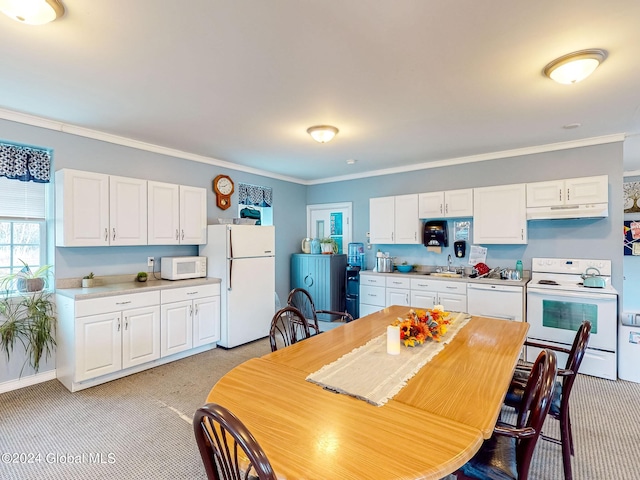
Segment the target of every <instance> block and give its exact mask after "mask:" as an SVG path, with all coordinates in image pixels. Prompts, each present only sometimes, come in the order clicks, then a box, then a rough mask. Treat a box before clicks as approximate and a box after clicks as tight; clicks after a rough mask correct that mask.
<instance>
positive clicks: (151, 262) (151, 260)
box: [147, 257, 153, 267]
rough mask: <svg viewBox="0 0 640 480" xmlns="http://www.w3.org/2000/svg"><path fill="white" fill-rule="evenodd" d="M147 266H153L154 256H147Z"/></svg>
mask: <svg viewBox="0 0 640 480" xmlns="http://www.w3.org/2000/svg"><path fill="white" fill-rule="evenodd" d="M147 267H153V257H147Z"/></svg>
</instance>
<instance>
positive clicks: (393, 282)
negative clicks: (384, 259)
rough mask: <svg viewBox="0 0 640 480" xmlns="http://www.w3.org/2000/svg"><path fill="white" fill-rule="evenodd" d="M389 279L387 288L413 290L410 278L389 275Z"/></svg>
mask: <svg viewBox="0 0 640 480" xmlns="http://www.w3.org/2000/svg"><path fill="white" fill-rule="evenodd" d="M386 278H387V283H386V286H387V288H407V289H409V288H411V279H410V278H408V277H400V276H394V275H389V276H388V277H386Z"/></svg>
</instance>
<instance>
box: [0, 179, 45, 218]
mask: <svg viewBox="0 0 640 480" xmlns="http://www.w3.org/2000/svg"><path fill="white" fill-rule="evenodd" d="M0 217H4V218H11V219H16V218H20V219H31V220H44V218H45V184H44V183H34V182H17V181H15V180H11V179H8V178H5V177H0Z"/></svg>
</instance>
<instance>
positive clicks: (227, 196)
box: [213, 175, 233, 210]
mask: <svg viewBox="0 0 640 480" xmlns="http://www.w3.org/2000/svg"><path fill="white" fill-rule="evenodd" d="M213 191H214V192H215V194H216V205H217V206H218V208H221V209H222V210H226V209H227V208H229V207H230V206H231V194H232V193H233V180H231V177H229V176H228V175H218V176H217V177H216V178H214V179H213Z"/></svg>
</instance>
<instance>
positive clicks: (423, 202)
mask: <svg viewBox="0 0 640 480" xmlns="http://www.w3.org/2000/svg"><path fill="white" fill-rule="evenodd" d="M418 217H420V218H442V217H444V192H428V193H421V194H419V195H418Z"/></svg>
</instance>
